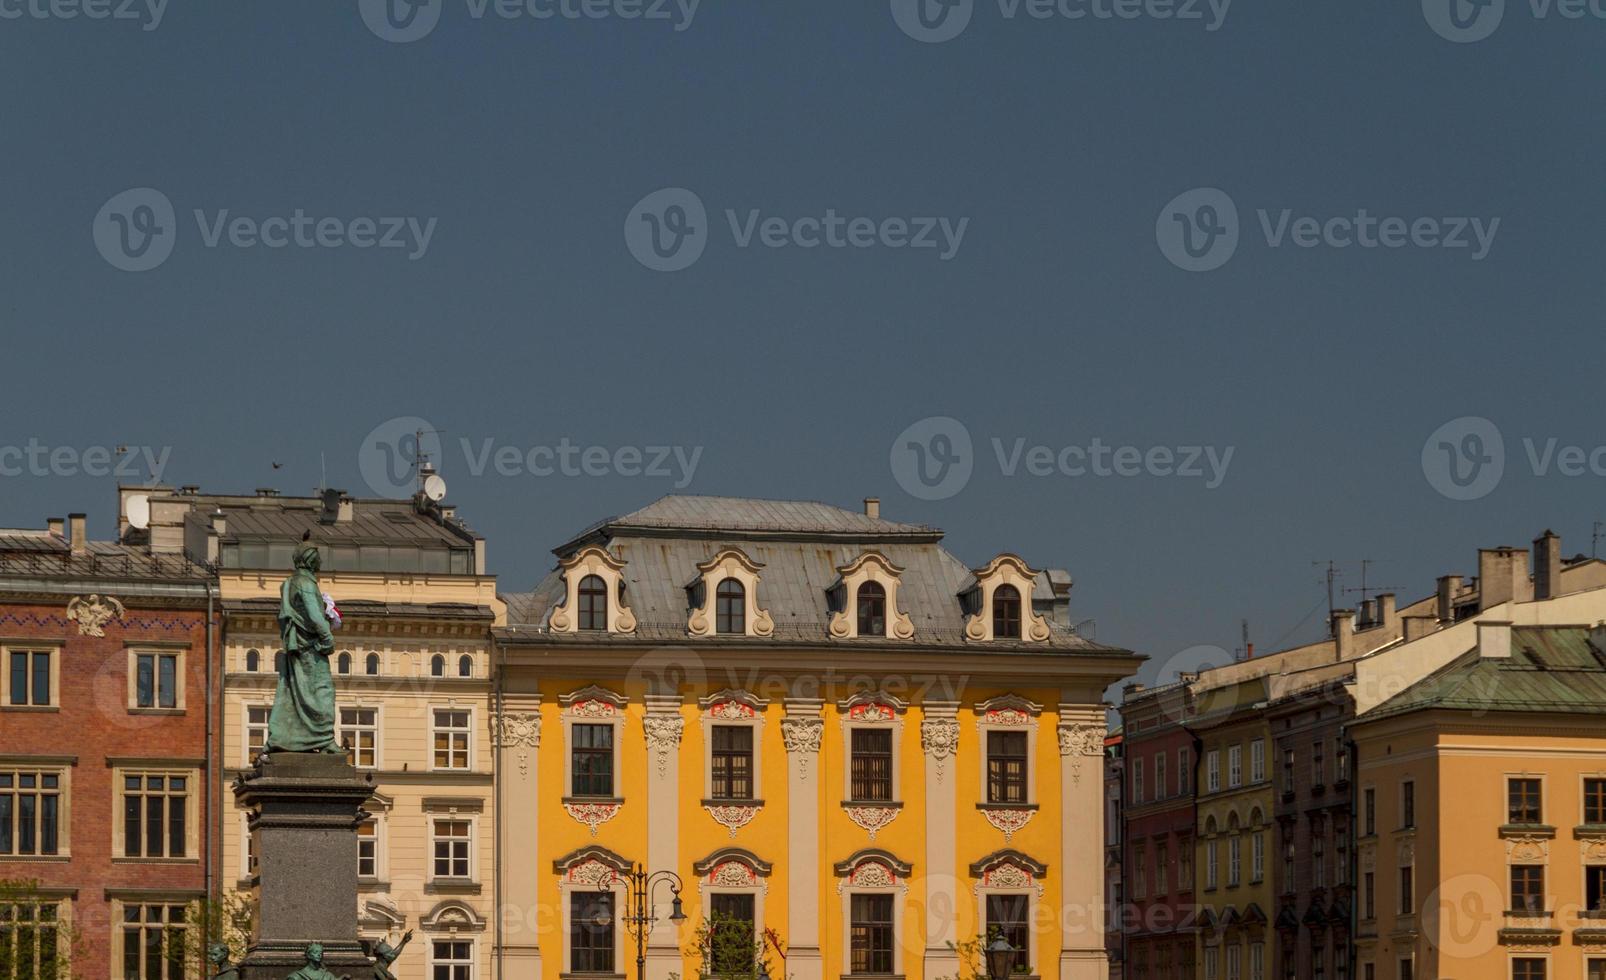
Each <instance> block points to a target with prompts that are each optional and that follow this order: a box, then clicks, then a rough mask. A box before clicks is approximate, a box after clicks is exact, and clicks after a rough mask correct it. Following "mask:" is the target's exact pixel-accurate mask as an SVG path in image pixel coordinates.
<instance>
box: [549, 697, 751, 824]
mask: <svg viewBox="0 0 1606 980" xmlns="http://www.w3.org/2000/svg"><path fill="white" fill-rule="evenodd" d="M769 704H770V702H769V699H768V698H761V697H759V696H758V695H756V694H753V693H751V692H748V691H733V690H729V689H726V690H723V691H720V692H718V693H716V694H710V695H708V696H706V697H703V698H700V699H698V702H697V706H698V708H699V709H701V710H700V711H699V715H698V716H699V720H700V721H701V723H702V729H703V799H705V800H714V726H716V725H718V726H721V727H729V728H749V729H752V732H753V795H752V797H751V798H750V799H747V800H729V801H727V800H724V799H720V800H719V801H718V802H721V803H724V802H735V803H752V804H753V805H755V806H757V805H759V804H762V803H763V802H764V762H763V759H764V709H766V708H768V707H769ZM613 748H614V753H613V756H614V758H613V773H614V783H615V785H614V795H615V796H618V795H619V793H618V789H619V786H618V781H619V732H618V731H615V732H614V737H613ZM571 758H572V757H571ZM570 786H571V787H572V786H573V784H572V783H571V784H570Z"/></svg>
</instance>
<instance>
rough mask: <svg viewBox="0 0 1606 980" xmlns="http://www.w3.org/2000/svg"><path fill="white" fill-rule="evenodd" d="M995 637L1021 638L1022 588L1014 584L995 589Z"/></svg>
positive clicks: (1004, 638) (1003, 638)
mask: <svg viewBox="0 0 1606 980" xmlns="http://www.w3.org/2000/svg"><path fill="white" fill-rule="evenodd" d="M993 639H995V640H1018V639H1020V590H1019V589H1017V588H1015V587H1014V586H1013V585H1000V586H999V587H998V588H996V589H994V590H993Z"/></svg>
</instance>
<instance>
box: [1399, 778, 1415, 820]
mask: <svg viewBox="0 0 1606 980" xmlns="http://www.w3.org/2000/svg"><path fill="white" fill-rule="evenodd" d="M1415 826H1416V783H1414V782H1411V781H1409V780H1407V781H1406V782H1404V783H1401V784H1400V829H1402V830H1410V829H1411V828H1412V827H1415Z"/></svg>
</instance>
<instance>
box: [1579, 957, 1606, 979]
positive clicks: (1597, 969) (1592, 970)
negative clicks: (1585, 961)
mask: <svg viewBox="0 0 1606 980" xmlns="http://www.w3.org/2000/svg"><path fill="white" fill-rule="evenodd" d="M1584 980H1606V959H1596V958H1595V957H1593V956H1592V957H1590V959H1589V966H1588V967H1587V968H1586V969H1585V971H1584Z"/></svg>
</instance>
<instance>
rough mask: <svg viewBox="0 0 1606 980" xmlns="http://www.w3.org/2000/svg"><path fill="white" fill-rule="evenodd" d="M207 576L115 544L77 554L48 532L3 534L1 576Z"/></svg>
mask: <svg viewBox="0 0 1606 980" xmlns="http://www.w3.org/2000/svg"><path fill="white" fill-rule="evenodd" d="M206 574H207V573H206V570H205V569H203V568H201V567H200V566H198V565H195V564H193V563H192V562H190V561H188V560H186V559H185V558H183V557H182V556H177V555H152V554H149V553H147V552H146V551H145V550H144V549H143V548H139V547H135V546H130V545H124V544H119V543H117V542H114V541H90V542H87V543H86V545H85V549H84V553H83V554H73V552H72V548H71V546H70V545H69V544H68V542H67V540H66V539H65V538H62V537H59V536H57V535H54V534H51V533H49V532H48V531H29V530H22V531H16V530H0V575H14V576H26V577H40V576H42V577H46V578H62V577H71V578H133V579H190V580H196V581H199V580H201V579H204V578H205V577H206Z"/></svg>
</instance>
